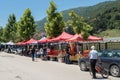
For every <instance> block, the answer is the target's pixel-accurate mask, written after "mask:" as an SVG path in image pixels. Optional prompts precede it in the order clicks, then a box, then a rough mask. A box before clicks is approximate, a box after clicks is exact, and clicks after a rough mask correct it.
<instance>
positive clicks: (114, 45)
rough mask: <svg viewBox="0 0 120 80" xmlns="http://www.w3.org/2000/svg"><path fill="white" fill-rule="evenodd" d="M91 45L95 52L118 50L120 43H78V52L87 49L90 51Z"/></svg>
mask: <svg viewBox="0 0 120 80" xmlns="http://www.w3.org/2000/svg"><path fill="white" fill-rule="evenodd" d="M93 45H94V46H95V47H96V50H103V49H120V42H106V43H100V42H92V43H90V42H89V43H79V50H81V51H82V52H83V51H84V50H87V49H89V50H90V47H91V46H93Z"/></svg>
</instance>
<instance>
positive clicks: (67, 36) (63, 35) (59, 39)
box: [50, 32, 73, 42]
mask: <svg viewBox="0 0 120 80" xmlns="http://www.w3.org/2000/svg"><path fill="white" fill-rule="evenodd" d="M71 37H73V35H71V34H68V33H66V32H63V33H62V34H61V35H59V36H58V37H56V38H53V39H51V40H50V41H51V42H53V41H54V42H56V41H65V40H67V39H70V38H71Z"/></svg>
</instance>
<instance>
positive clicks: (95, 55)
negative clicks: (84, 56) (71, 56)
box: [89, 46, 98, 78]
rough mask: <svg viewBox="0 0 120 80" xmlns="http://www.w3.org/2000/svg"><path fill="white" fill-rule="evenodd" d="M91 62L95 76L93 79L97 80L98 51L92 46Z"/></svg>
mask: <svg viewBox="0 0 120 80" xmlns="http://www.w3.org/2000/svg"><path fill="white" fill-rule="evenodd" d="M89 60H90V67H91V71H92V74H93V78H96V70H95V65H96V62H97V60H98V52H97V50H95V46H91V50H90V52H89Z"/></svg>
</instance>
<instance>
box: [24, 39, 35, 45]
mask: <svg viewBox="0 0 120 80" xmlns="http://www.w3.org/2000/svg"><path fill="white" fill-rule="evenodd" d="M34 42H37V40H35V39H33V38H31V39H30V40H28V41H27V42H25V44H32V43H34Z"/></svg>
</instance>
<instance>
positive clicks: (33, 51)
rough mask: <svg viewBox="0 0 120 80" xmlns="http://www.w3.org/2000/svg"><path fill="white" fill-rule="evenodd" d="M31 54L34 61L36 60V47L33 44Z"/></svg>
mask: <svg viewBox="0 0 120 80" xmlns="http://www.w3.org/2000/svg"><path fill="white" fill-rule="evenodd" d="M31 55H32V61H34V60H35V47H34V46H32V49H31Z"/></svg>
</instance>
